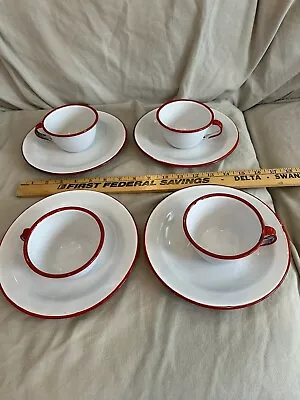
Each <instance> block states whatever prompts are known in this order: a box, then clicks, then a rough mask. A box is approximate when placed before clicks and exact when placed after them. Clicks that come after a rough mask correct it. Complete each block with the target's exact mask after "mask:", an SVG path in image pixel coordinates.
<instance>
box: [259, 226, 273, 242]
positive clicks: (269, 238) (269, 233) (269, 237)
mask: <svg viewBox="0 0 300 400" xmlns="http://www.w3.org/2000/svg"><path fill="white" fill-rule="evenodd" d="M276 240H277V234H276V230H275V229H274V228H272V227H271V226H265V230H264V239H263V242H262V244H261V246H268V245H270V244H273V243H275V242H276Z"/></svg>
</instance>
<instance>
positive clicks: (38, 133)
mask: <svg viewBox="0 0 300 400" xmlns="http://www.w3.org/2000/svg"><path fill="white" fill-rule="evenodd" d="M39 129H43V124H42V123H41V122H39V123H38V124H37V125H36V126H35V128H34V133H35V135H36V136H37V137H38V138H40V139H44V140H48V142H52V138H51V136H49V135H47V133H45V132H41V131H39Z"/></svg>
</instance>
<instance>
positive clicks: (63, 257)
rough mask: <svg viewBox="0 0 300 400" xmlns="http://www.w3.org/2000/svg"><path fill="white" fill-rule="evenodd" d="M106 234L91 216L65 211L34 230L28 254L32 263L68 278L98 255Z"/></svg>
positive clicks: (48, 218)
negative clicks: (68, 275) (66, 275)
mask: <svg viewBox="0 0 300 400" xmlns="http://www.w3.org/2000/svg"><path fill="white" fill-rule="evenodd" d="M102 236H103V232H102V231H101V227H100V225H99V223H98V222H97V220H96V219H95V218H94V217H93V216H92V215H90V214H89V213H87V212H83V211H79V210H74V209H71V210H64V211H60V212H55V213H53V214H52V215H50V216H47V217H46V218H45V219H43V220H42V221H41V222H39V223H38V224H37V225H36V227H35V228H34V229H33V230H32V232H31V234H30V237H29V240H28V244H27V252H28V257H29V259H30V262H31V263H32V264H33V265H34V266H35V267H36V268H37V269H39V270H40V271H42V272H45V273H48V274H57V275H60V274H66V273H70V272H72V271H74V270H77V269H78V268H81V267H82V266H84V265H85V264H87V263H89V261H90V260H91V259H93V257H94V256H95V254H97V251H98V250H99V246H100V243H101V239H103V237H102Z"/></svg>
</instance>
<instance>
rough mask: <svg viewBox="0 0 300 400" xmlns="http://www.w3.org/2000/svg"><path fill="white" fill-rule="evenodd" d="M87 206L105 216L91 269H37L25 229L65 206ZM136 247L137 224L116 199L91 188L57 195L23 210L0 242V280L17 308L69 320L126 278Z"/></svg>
mask: <svg viewBox="0 0 300 400" xmlns="http://www.w3.org/2000/svg"><path fill="white" fill-rule="evenodd" d="M71 205H72V206H78V207H84V208H87V209H89V210H91V211H92V212H94V213H95V214H96V215H97V216H99V218H100V219H101V221H102V223H103V225H104V229H105V240H104V245H103V247H102V250H101V253H100V254H99V257H98V258H97V261H96V263H95V265H93V268H92V269H91V270H90V271H89V272H88V273H86V274H84V275H80V276H76V275H75V276H73V277H67V278H63V279H51V278H46V277H43V276H41V275H38V274H36V273H35V272H33V271H32V270H31V269H30V268H29V267H28V266H27V264H26V263H25V261H24V258H23V253H22V247H23V242H22V241H21V239H20V234H21V233H22V230H23V229H24V228H26V227H28V226H31V225H32V224H33V223H34V222H35V221H36V220H37V219H38V218H40V217H41V216H42V215H43V214H45V213H47V212H49V211H51V210H53V209H55V208H58V207H67V206H71ZM137 248H138V234H137V228H136V224H135V222H134V220H133V218H132V216H131V214H130V213H129V211H128V210H127V209H126V208H125V207H124V206H123V205H122V204H121V203H120V202H119V201H117V200H115V199H114V198H112V197H110V196H108V195H105V194H103V193H97V192H93V191H88V190H82V191H74V192H66V193H59V194H56V195H53V196H50V197H47V198H45V199H43V200H41V201H39V202H37V203H35V204H34V205H33V206H31V207H30V208H28V209H27V210H26V211H24V212H23V213H22V214H21V215H20V216H19V217H18V218H17V219H16V220H15V221H14V222H13V224H12V225H11V226H10V228H9V229H8V231H7V232H6V234H5V236H4V238H3V240H2V243H1V246H0V284H1V289H2V292H3V294H4V296H5V297H6V298H7V300H9V301H10V302H11V303H12V304H13V305H14V306H15V307H17V308H18V309H19V310H21V311H23V312H25V313H27V314H29V315H32V316H36V317H42V318H67V317H73V316H76V315H80V314H82V313H85V312H87V311H89V310H91V309H93V308H95V307H97V306H99V305H100V304H101V303H103V302H104V301H105V300H107V299H108V298H109V297H110V296H112V294H113V293H114V292H116V291H117V289H119V288H120V286H121V285H122V283H123V282H124V281H125V280H126V278H127V277H128V274H129V272H130V271H131V268H132V266H133V264H134V261H135V258H136V254H137Z"/></svg>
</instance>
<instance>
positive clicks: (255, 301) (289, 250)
mask: <svg viewBox="0 0 300 400" xmlns="http://www.w3.org/2000/svg"><path fill="white" fill-rule="evenodd" d="M205 186H216V187H220V186H221V187H226V186H223V185H213V184H210V185H205ZM191 187H197V185H193V186H191ZM186 189H187V188H183V189H179V190H178V191H177V192H180V191H182V190H186ZM175 193H176V192H175ZM246 193H247V194H248V195H249V196H251V197H254V198H256V199H257V200H259V201H260V202H261V203H263V204H264V205H265V206H267V207H268V209H269V210H270V211H271V212H272V213H273V214H274V216H275V217H276V218H277V220H278V222H279V223H280V225H281V227H282V230H283V232H284V234H285V239H286V241H287V248H288V259H287V266H286V268H285V271H284V274H283V276H282V278H281V279H280V281H279V282H278V283H277V285H276V286H275V287H274V288H273V289H272V290H271V291H270V292H269V293H267V294H265V295H264V296H262V297H260V298H259V299H257V300H254V301H252V302H249V303H245V304H238V305H235V306H215V305H212V304H206V303H201V302H198V301H196V300H192V299H190V298H188V297H186V296H184V295H182V294H181V293H179V292H177V291H176V290H175V289H173V288H171V286H169V285H168V284H167V283H166V282H165V281H164V280H163V279H162V278H161V277H160V276H159V275H158V273H157V272H156V271H155V269H154V267H153V265H152V263H151V261H150V257H149V255H148V252H147V246H146V230H147V226H148V222H149V219H150V217H151V215H152V214H153V212H154V211H155V209H156V208H157V207H158V206H159V205H160V204H161V202H162V201H164V200H165V199H167V198H168V197H169V196H172V195H173V194H174V193H171V194H169V195H168V196H166V197H165V198H164V199H163V200H161V201H160V202H159V203H158V204H157V205H156V206H155V207H154V208H153V209H152V211H151V213H150V215H149V216H148V218H147V221H146V223H145V227H144V232H143V249H144V254H145V256H146V259H147V262H148V265H149V266H150V268H151V270H152V272H153V273H154V275H155V276H156V277H157V278H158V279H159V281H160V282H161V283H162V284H163V285H164V286H165V287H166V288H167V289H169V290H170V291H171V292H172V293H174V294H175V295H176V296H178V297H179V298H181V299H184V300H186V301H188V302H189V303H192V304H195V305H197V306H199V307H203V308H208V309H211V310H221V311H225V310H228V311H231V310H238V309H242V308H247V307H251V306H253V305H255V304H257V303H260V302H261V301H263V300H265V299H266V298H268V297H269V296H271V295H272V294H273V293H274V292H275V291H276V290H277V289H278V288H279V287H280V286H281V285H282V283H283V281H284V280H285V278H286V276H287V273H288V271H289V268H290V265H291V243H290V239H289V235H288V233H287V230H286V228H285V226H284V225H283V223H282V222H281V220H280V218H279V217H278V215H277V214H276V212H275V211H273V210H272V208H271V207H270V206H268V204H266V203H265V202H264V201H263V200H261V199H259V198H258V197H257V196H254V195H253V194H251V193H248V192H246Z"/></svg>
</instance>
